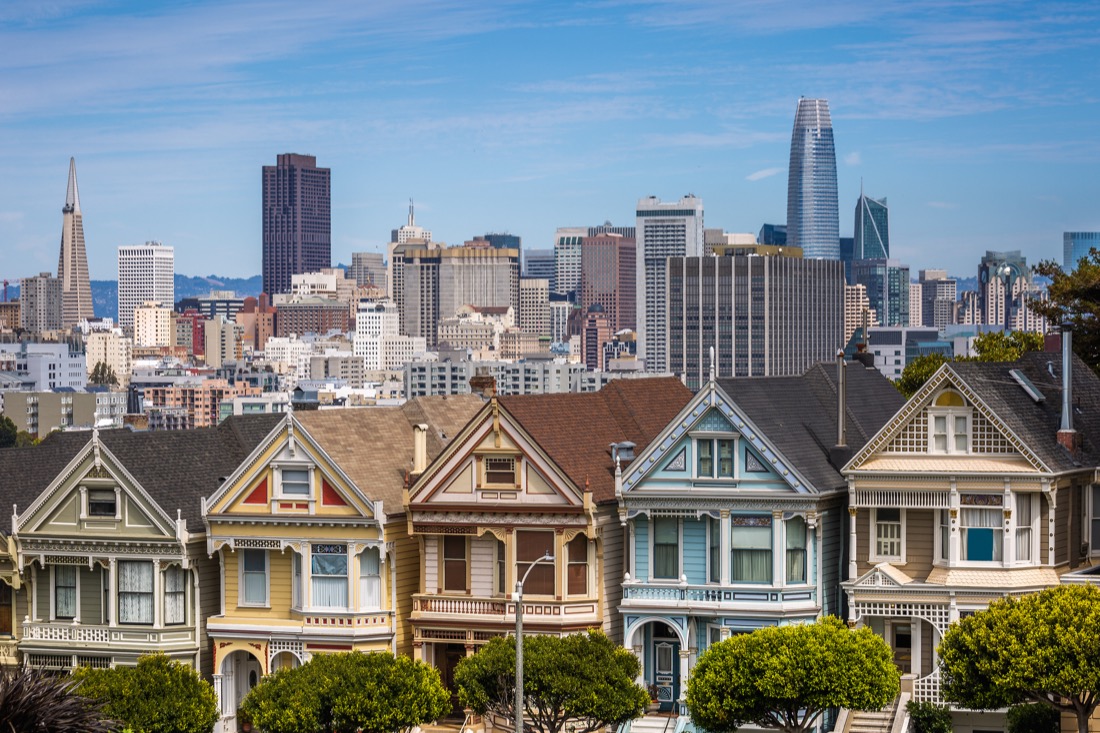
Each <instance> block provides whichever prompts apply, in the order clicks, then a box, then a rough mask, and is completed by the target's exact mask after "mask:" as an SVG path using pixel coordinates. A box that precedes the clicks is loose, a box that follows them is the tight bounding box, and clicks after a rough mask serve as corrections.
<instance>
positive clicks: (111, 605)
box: [107, 557, 118, 625]
mask: <svg viewBox="0 0 1100 733" xmlns="http://www.w3.org/2000/svg"><path fill="white" fill-rule="evenodd" d="M107 565H108V569H107V572H108V573H110V576H109V577H108V582H107V618H108V623H109V624H111V625H117V624H118V560H117V559H116V558H113V557H112V558H111V559H110V560H108V561H107Z"/></svg>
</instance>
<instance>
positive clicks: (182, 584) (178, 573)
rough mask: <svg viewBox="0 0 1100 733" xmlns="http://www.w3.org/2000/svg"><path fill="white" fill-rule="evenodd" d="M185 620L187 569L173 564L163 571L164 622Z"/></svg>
mask: <svg viewBox="0 0 1100 733" xmlns="http://www.w3.org/2000/svg"><path fill="white" fill-rule="evenodd" d="M186 620H187V571H185V570H184V569H183V568H181V567H178V566H175V565H173V566H172V567H170V568H168V569H167V570H165V571H164V623H166V624H182V623H184V622H185V621H186Z"/></svg>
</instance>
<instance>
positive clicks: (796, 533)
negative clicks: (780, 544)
mask: <svg viewBox="0 0 1100 733" xmlns="http://www.w3.org/2000/svg"><path fill="white" fill-rule="evenodd" d="M786 529H787V582H788V583H805V582H806V520H805V519H803V518H802V517H792V518H791V519H788V520H787V528H786Z"/></svg>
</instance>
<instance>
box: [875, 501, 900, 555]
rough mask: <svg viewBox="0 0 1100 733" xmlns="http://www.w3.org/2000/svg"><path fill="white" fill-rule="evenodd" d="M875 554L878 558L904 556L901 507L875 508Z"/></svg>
mask: <svg viewBox="0 0 1100 733" xmlns="http://www.w3.org/2000/svg"><path fill="white" fill-rule="evenodd" d="M874 516H875V556H876V558H878V559H891V560H900V559H901V558H902V524H901V509H897V508H886V509H876V510H875V515H874Z"/></svg>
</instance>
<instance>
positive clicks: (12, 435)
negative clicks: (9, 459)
mask: <svg viewBox="0 0 1100 733" xmlns="http://www.w3.org/2000/svg"><path fill="white" fill-rule="evenodd" d="M18 439H19V431H18V430H17V429H16V428H15V423H13V422H12V421H11V418H10V417H8V416H7V415H0V448H11V447H12V446H14V445H16V443H17V441H18Z"/></svg>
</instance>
